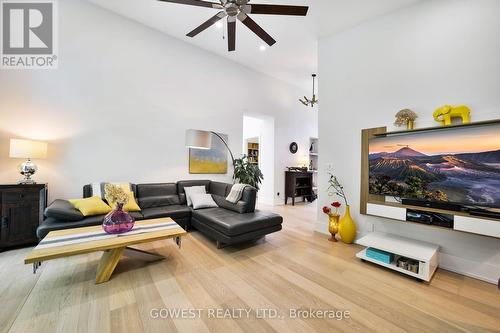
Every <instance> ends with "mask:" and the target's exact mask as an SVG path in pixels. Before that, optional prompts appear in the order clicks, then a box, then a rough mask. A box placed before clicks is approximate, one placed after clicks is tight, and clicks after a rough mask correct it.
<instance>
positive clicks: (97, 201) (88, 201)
mask: <svg viewBox="0 0 500 333" xmlns="http://www.w3.org/2000/svg"><path fill="white" fill-rule="evenodd" d="M68 201H69V202H70V203H71V204H72V205H73V207H75V208H76V209H78V210H79V211H80V212H81V213H82V214H83V216H94V215H103V214H107V213H109V212H110V211H111V207H109V206H108V205H106V203H105V202H104V201H102V199H101V198H99V197H97V196H95V197H90V198H85V199H70V200H68Z"/></svg>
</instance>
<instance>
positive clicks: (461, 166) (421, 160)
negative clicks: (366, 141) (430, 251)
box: [369, 123, 500, 208]
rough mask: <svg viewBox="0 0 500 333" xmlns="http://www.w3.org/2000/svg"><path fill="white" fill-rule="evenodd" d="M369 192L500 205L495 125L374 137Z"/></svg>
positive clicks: (499, 143) (499, 145)
mask: <svg viewBox="0 0 500 333" xmlns="http://www.w3.org/2000/svg"><path fill="white" fill-rule="evenodd" d="M369 187H370V194H377V195H386V196H394V197H399V198H411V199H419V200H423V201H438V202H449V203H453V204H460V205H463V206H480V207H495V208H500V123H499V124H490V125H477V126H474V125H472V126H464V127H450V128H443V129H439V130H431V131H422V132H415V133H403V134H395V135H388V136H381V137H376V138H373V139H371V140H370V147H369Z"/></svg>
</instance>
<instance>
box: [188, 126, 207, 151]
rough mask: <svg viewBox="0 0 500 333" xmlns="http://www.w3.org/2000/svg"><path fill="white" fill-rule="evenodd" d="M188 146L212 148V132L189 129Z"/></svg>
mask: <svg viewBox="0 0 500 333" xmlns="http://www.w3.org/2000/svg"><path fill="white" fill-rule="evenodd" d="M186 147H188V148H197V149H210V148H211V147H212V133H211V132H208V131H200V130H195V129H188V130H187V131H186Z"/></svg>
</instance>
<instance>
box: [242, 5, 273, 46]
mask: <svg viewBox="0 0 500 333" xmlns="http://www.w3.org/2000/svg"><path fill="white" fill-rule="evenodd" d="M238 20H240V21H241V23H243V24H244V25H246V26H247V27H248V29H250V30H252V31H253V32H254V33H255V34H256V35H257V36H259V37H260V38H261V39H262V40H263V41H264V42H266V43H267V45H269V46H273V45H274V43H276V41H275V40H274V39H273V37H271V36H270V35H269V34H268V33H267V32H265V30H264V29H262V28H261V27H260V25H258V24H257V23H256V22H255V21H254V20H252V19H251V18H250V17H249V16H248V15H247V14H245V13H243V12H240V13H239V14H238Z"/></svg>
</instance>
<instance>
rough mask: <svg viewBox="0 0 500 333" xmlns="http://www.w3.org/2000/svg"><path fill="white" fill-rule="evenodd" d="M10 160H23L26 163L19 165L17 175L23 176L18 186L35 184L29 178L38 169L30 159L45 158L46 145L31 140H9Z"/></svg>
mask: <svg viewBox="0 0 500 333" xmlns="http://www.w3.org/2000/svg"><path fill="white" fill-rule="evenodd" d="M9 157H10V158H25V159H26V161H25V162H24V163H22V164H21V165H19V173H21V175H23V176H24V178H23V179H22V180H20V181H19V184H36V183H35V181H34V180H33V179H32V178H31V176H33V175H34V174H35V172H36V170H37V169H38V167H37V166H36V164H35V163H33V162H32V161H31V159H32V158H46V157H47V143H45V142H39V141H31V140H21V139H10V151H9Z"/></svg>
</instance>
